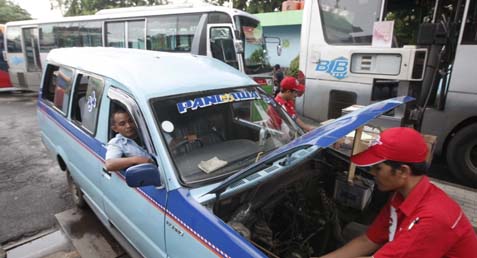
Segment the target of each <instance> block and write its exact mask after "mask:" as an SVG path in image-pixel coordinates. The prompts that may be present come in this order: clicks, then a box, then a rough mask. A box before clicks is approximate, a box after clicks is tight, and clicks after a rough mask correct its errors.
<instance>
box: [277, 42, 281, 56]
mask: <svg viewBox="0 0 477 258" xmlns="http://www.w3.org/2000/svg"><path fill="white" fill-rule="evenodd" d="M281 55H282V45H280V44H278V45H277V56H281Z"/></svg>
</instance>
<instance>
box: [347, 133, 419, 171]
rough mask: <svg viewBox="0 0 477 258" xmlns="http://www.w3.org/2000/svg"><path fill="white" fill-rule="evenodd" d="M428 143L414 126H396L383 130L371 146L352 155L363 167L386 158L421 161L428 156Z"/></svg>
mask: <svg viewBox="0 0 477 258" xmlns="http://www.w3.org/2000/svg"><path fill="white" fill-rule="evenodd" d="M427 152H428V150H427V144H426V142H425V141H424V138H423V137H422V135H421V134H420V133H419V132H417V131H416V130H414V129H412V128H407V127H395V128H390V129H387V130H385V131H383V132H382V133H381V134H380V135H379V138H377V139H376V140H375V141H373V142H372V143H371V147H369V148H368V149H367V150H365V151H363V152H361V153H358V154H356V155H354V156H352V157H351V161H352V162H353V163H354V164H356V165H358V166H361V167H366V166H371V165H374V164H378V163H381V162H383V161H386V160H392V161H398V162H405V163H420V162H425V161H426V157H427Z"/></svg>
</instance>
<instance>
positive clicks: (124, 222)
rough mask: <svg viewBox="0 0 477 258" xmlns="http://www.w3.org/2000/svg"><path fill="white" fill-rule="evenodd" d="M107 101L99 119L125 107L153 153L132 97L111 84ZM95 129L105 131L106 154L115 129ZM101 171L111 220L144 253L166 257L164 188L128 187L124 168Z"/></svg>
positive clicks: (139, 111)
mask: <svg viewBox="0 0 477 258" xmlns="http://www.w3.org/2000/svg"><path fill="white" fill-rule="evenodd" d="M106 101H108V102H110V104H109V109H110V111H109V112H107V113H106V112H102V113H101V115H102V118H101V120H102V121H110V119H109V118H110V117H111V114H112V111H113V110H115V109H117V108H122V109H124V110H126V111H128V113H129V115H130V116H131V118H133V120H134V122H135V123H136V128H137V133H138V136H139V138H140V141H139V142H142V143H143V145H144V149H146V150H147V151H148V152H149V153H152V156H154V148H153V146H152V143H151V138H150V136H149V133H148V131H147V127H146V125H145V120H144V119H143V117H142V112H141V110H140V109H139V107H138V105H137V104H136V102H135V101H134V99H133V98H132V97H130V96H129V95H128V94H127V93H125V92H124V91H122V90H120V89H117V88H114V87H110V88H109V90H108V98H107V100H106ZM105 124H106V123H105ZM98 130H102V134H103V135H104V138H103V140H102V141H103V150H102V152H103V157H105V154H106V149H107V142H108V140H109V139H110V138H112V137H114V133H113V132H112V131H111V130H110V125H109V126H107V127H106V126H104V127H102V128H101V129H99V128H98ZM139 144H140V143H139ZM102 175H103V178H102V189H103V194H104V206H105V212H106V214H107V216H108V219H109V221H110V223H111V224H112V225H113V226H114V227H115V228H116V229H117V230H118V231H120V232H121V233H122V234H123V236H125V237H126V238H127V239H128V240H129V242H130V243H131V244H132V245H133V246H134V247H135V248H136V250H137V251H139V252H140V253H141V254H142V255H143V256H144V257H166V252H165V240H164V218H165V207H166V197H167V192H166V189H165V188H164V187H153V186H148V187H140V188H131V187H129V186H128V185H127V184H126V181H125V173H124V171H117V172H109V171H106V169H103V172H102Z"/></svg>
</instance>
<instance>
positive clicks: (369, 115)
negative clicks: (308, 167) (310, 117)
mask: <svg viewBox="0 0 477 258" xmlns="http://www.w3.org/2000/svg"><path fill="white" fill-rule="evenodd" d="M413 100H414V98H412V97H409V96H404V97H396V98H392V99H388V100H385V101H381V102H378V103H374V104H372V105H369V106H366V107H363V108H361V109H359V110H356V111H354V112H351V113H349V114H346V115H344V116H342V117H339V118H337V119H336V120H334V121H332V122H330V123H328V124H326V125H323V126H320V127H318V128H316V129H314V130H313V131H311V132H309V133H307V134H305V135H303V136H302V137H300V138H297V139H295V140H293V141H291V142H290V143H288V144H286V145H283V146H281V147H280V148H277V149H276V150H274V151H272V152H270V153H269V154H267V155H266V156H264V157H263V158H262V159H261V160H260V161H259V162H256V163H254V164H251V165H250V166H248V167H246V168H244V169H242V170H241V171H239V172H237V173H235V174H234V175H232V176H230V177H229V178H227V179H226V180H225V181H224V182H222V183H221V184H220V185H219V186H217V187H216V188H214V189H212V190H211V191H210V192H209V193H220V192H223V191H225V189H226V188H227V187H228V186H229V185H231V184H233V183H234V182H236V181H238V180H240V179H242V178H244V177H247V176H249V175H251V174H253V173H255V172H257V171H260V170H262V169H263V168H264V166H265V164H267V163H271V162H274V161H275V160H278V159H281V158H283V157H284V156H285V155H287V154H289V153H292V152H294V151H296V150H298V149H303V148H307V147H311V146H316V147H318V148H317V149H316V150H319V149H323V148H327V147H329V146H330V145H332V144H333V143H335V142H336V141H338V140H339V139H341V138H343V137H344V136H346V135H347V134H348V133H350V132H352V131H353V130H355V129H357V128H359V127H361V126H363V125H365V124H367V123H368V122H369V121H371V120H373V119H375V118H376V117H378V116H380V115H382V114H384V113H386V112H388V111H390V110H393V109H394V108H396V107H398V106H400V105H402V104H404V103H407V102H410V101H413Z"/></svg>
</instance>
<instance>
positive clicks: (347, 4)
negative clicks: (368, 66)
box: [317, 0, 382, 45]
mask: <svg viewBox="0 0 477 258" xmlns="http://www.w3.org/2000/svg"><path fill="white" fill-rule="evenodd" d="M317 1H318V0H317ZM381 2H382V0H360V1H356V0H320V1H318V4H319V6H320V14H321V21H322V23H323V33H324V36H325V39H326V42H327V43H328V44H347V45H370V44H371V39H372V35H373V24H374V22H375V21H379V18H380V17H379V16H380V10H381Z"/></svg>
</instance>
